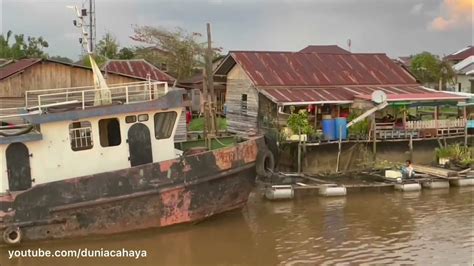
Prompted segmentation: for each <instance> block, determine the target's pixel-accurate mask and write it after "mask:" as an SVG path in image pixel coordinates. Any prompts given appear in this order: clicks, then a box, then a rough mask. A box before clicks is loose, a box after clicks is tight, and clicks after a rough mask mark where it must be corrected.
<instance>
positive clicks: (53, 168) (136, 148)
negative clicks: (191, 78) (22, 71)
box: [0, 81, 184, 193]
mask: <svg viewBox="0 0 474 266" xmlns="http://www.w3.org/2000/svg"><path fill="white" fill-rule="evenodd" d="M101 90H102V89H97V88H95V87H93V86H90V87H77V88H61V89H49V90H37V91H28V92H27V93H26V95H25V107H23V108H9V109H0V123H1V125H0V154H1V155H2V156H0V193H5V192H7V191H19V190H25V189H28V188H29V187H31V186H33V185H36V184H42V183H48V182H52V181H58V180H64V179H69V178H73V177H78V176H84V175H90V174H99V173H103V172H107V171H113V170H119V169H125V168H129V167H133V166H136V165H140V164H146V163H153V162H160V161H165V160H169V159H173V158H177V157H178V156H179V151H176V150H175V148H174V139H173V138H174V134H175V132H176V128H177V125H178V120H179V118H180V116H181V112H182V105H183V97H184V96H183V95H184V93H183V91H182V90H179V89H178V90H176V89H171V90H169V88H168V84H167V83H166V82H151V81H146V82H136V83H128V84H120V85H111V86H109V87H108V88H106V90H107V91H108V95H109V96H110V101H109V103H108V104H103V103H102V104H100V105H98V104H97V97H98V95H100V93H101ZM104 90H105V89H104Z"/></svg>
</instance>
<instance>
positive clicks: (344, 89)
mask: <svg viewBox="0 0 474 266" xmlns="http://www.w3.org/2000/svg"><path fill="white" fill-rule="evenodd" d="M257 89H258V90H259V92H260V93H262V94H263V95H265V96H266V97H267V98H269V99H270V100H271V101H273V102H275V103H277V104H280V105H308V104H348V103H352V102H354V100H355V99H362V100H371V95H372V93H373V92H374V91H376V90H380V91H383V92H385V93H386V94H387V98H388V101H389V102H400V101H404V102H406V101H416V102H420V101H464V100H466V99H467V98H469V97H467V96H463V95H455V94H451V93H446V92H439V91H432V90H429V89H427V88H425V87H423V86H420V85H412V86H407V85H404V86H337V87H258V88H257Z"/></svg>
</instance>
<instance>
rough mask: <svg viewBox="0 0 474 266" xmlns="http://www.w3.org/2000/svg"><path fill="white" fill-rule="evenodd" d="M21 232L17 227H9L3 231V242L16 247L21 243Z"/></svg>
mask: <svg viewBox="0 0 474 266" xmlns="http://www.w3.org/2000/svg"><path fill="white" fill-rule="evenodd" d="M21 237H22V235H21V230H20V228H19V227H16V226H10V227H8V228H7V229H5V231H3V241H4V242H5V243H6V244H8V245H16V244H19V243H20V242H21Z"/></svg>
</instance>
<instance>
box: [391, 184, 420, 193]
mask: <svg viewBox="0 0 474 266" xmlns="http://www.w3.org/2000/svg"><path fill="white" fill-rule="evenodd" d="M395 189H396V190H400V191H403V192H409V191H420V190H421V185H420V184H418V183H408V184H403V183H401V184H395Z"/></svg>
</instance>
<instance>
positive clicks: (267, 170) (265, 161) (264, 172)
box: [255, 149, 275, 178]
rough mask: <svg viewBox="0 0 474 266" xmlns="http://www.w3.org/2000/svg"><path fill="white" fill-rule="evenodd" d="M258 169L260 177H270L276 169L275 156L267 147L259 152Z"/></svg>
mask: <svg viewBox="0 0 474 266" xmlns="http://www.w3.org/2000/svg"><path fill="white" fill-rule="evenodd" d="M255 167H256V171H257V175H258V176H259V177H265V178H270V177H272V175H273V170H274V169H275V158H274V157H273V153H271V152H270V151H269V150H267V149H265V150H262V151H260V152H259V153H258V157H257V163H256V166H255Z"/></svg>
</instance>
